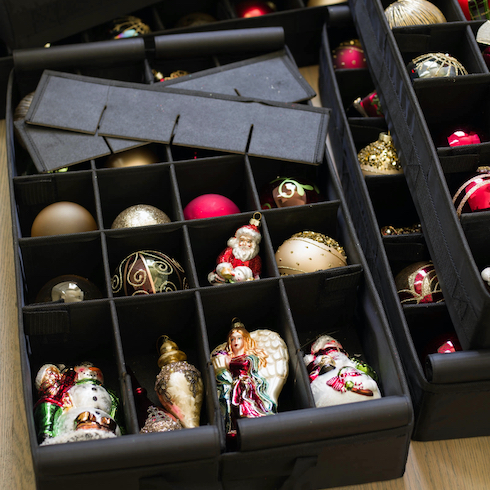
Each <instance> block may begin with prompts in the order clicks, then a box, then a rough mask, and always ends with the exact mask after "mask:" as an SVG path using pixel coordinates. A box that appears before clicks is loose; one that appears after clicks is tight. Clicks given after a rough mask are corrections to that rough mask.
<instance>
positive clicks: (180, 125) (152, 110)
mask: <svg viewBox="0 0 490 490" xmlns="http://www.w3.org/2000/svg"><path fill="white" fill-rule="evenodd" d="M75 93H76V97H74V94H75ZM329 113H330V110H329V109H324V108H316V107H310V106H306V105H297V104H283V103H278V102H276V103H274V102H268V101H263V100H258V99H246V98H242V97H234V96H226V95H219V94H205V93H199V92H193V91H186V90H179V89H173V88H167V89H166V91H165V92H163V91H162V92H159V91H158V92H156V91H154V90H152V89H151V88H149V86H146V85H140V84H130V83H124V82H115V81H108V80H102V79H96V78H90V77H80V76H77V75H70V74H65V73H56V72H49V71H46V72H45V73H44V74H43V76H42V78H41V81H40V82H39V85H38V89H37V90H36V94H35V96H34V99H33V101H32V104H31V107H30V109H29V112H28V114H27V116H26V119H25V120H26V122H27V123H29V124H31V125H38V126H43V127H45V128H47V127H56V128H59V127H63V128H64V129H66V130H67V131H66V133H67V134H69V133H70V132H82V133H86V132H90V133H92V134H94V135H95V134H97V135H98V136H108V137H113V138H127V139H132V140H141V141H145V142H147V141H153V142H158V143H164V144H168V143H170V142H173V144H175V145H181V146H190V147H199V148H207V149H215V150H220V151H231V152H236V153H246V152H247V147H249V150H250V154H252V155H254V156H263V157H269V158H278V159H285V160H289V161H296V162H300V163H306V164H313V165H318V164H320V163H321V162H322V161H323V156H324V151H325V144H324V143H325V138H326V131H327V123H328V117H329ZM53 121H55V123H53ZM97 128H98V129H97ZM252 128H253V131H252ZM60 137H62V135H61V134H60ZM46 138H48V139H49V138H52V136H51V135H50V130H46ZM41 139H42V138H39V139H37V145H39V144H42V142H41V141H40V140H41ZM31 143H32V145H34V146H36V142H34V141H32V142H31ZM65 165H66V164H65ZM42 167H43V169H44V168H48V169H54V167H53V166H52V165H51V163H50V162H46V161H45V162H44V163H43V165H42Z"/></svg>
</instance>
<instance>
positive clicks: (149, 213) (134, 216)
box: [111, 204, 171, 229]
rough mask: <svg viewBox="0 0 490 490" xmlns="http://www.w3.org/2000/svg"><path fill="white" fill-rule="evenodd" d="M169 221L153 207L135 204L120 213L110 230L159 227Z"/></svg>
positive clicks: (161, 212)
mask: <svg viewBox="0 0 490 490" xmlns="http://www.w3.org/2000/svg"><path fill="white" fill-rule="evenodd" d="M170 221H171V219H170V218H169V217H168V216H167V215H166V214H165V213H164V212H163V211H161V210H160V209H158V208H156V207H155V206H150V205H149V204H136V205H134V206H130V207H129V208H126V209H125V210H124V211H121V212H120V213H119V214H118V215H117V217H116V219H115V220H114V222H113V223H112V226H111V229H116V228H135V227H137V226H151V225H161V224H164V223H170Z"/></svg>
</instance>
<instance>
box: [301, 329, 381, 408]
mask: <svg viewBox="0 0 490 490" xmlns="http://www.w3.org/2000/svg"><path fill="white" fill-rule="evenodd" d="M304 362H305V365H306V368H307V370H308V375H309V377H310V383H311V384H310V386H311V391H312V392H313V398H314V399H315V405H316V406H317V407H329V406H333V405H342V404H344V403H352V402H362V401H366V400H373V399H375V398H381V394H380V391H379V388H378V384H377V382H376V380H377V375H376V373H375V372H374V370H373V369H372V368H371V367H369V366H368V365H367V364H364V363H362V362H360V361H358V360H356V359H353V358H350V357H349V356H348V354H347V352H345V350H344V349H343V347H342V345H341V344H340V342H338V341H337V340H335V339H334V338H333V337H330V336H329V335H322V336H321V337H319V338H318V339H317V340H316V341H315V342H314V343H313V344H312V346H311V353H310V354H307V355H305V357H304Z"/></svg>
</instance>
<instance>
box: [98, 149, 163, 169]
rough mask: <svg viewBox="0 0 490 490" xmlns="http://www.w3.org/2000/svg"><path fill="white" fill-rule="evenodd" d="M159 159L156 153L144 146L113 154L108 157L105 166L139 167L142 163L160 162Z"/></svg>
mask: <svg viewBox="0 0 490 490" xmlns="http://www.w3.org/2000/svg"><path fill="white" fill-rule="evenodd" d="M158 161H159V160H158V157H157V156H156V155H155V153H153V151H151V150H150V149H149V148H146V147H144V146H143V147H138V148H131V149H130V150H125V151H122V152H120V153H115V154H114V155H111V156H110V157H109V158H108V159H107V161H106V164H105V166H106V167H108V168H121V167H138V166H140V165H151V164H152V163H158Z"/></svg>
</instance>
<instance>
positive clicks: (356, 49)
mask: <svg viewBox="0 0 490 490" xmlns="http://www.w3.org/2000/svg"><path fill="white" fill-rule="evenodd" d="M332 58H333V67H334V68H335V69H336V70H339V69H348V68H367V63H366V56H365V55H364V50H363V49H362V46H361V43H360V42H359V40H358V39H351V40H350V41H345V42H343V43H341V44H340V45H339V46H337V47H336V48H335V49H334V50H333V53H332Z"/></svg>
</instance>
